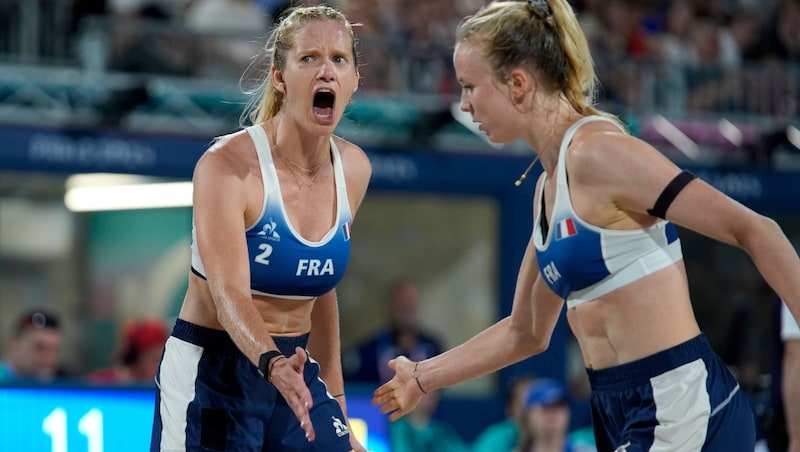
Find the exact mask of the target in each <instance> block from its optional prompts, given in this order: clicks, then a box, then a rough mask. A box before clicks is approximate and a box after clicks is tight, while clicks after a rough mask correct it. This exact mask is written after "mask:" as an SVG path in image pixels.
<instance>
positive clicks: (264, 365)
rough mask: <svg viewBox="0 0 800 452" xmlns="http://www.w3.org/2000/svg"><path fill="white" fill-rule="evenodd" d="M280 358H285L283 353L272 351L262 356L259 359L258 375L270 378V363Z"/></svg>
mask: <svg viewBox="0 0 800 452" xmlns="http://www.w3.org/2000/svg"><path fill="white" fill-rule="evenodd" d="M278 356H283V353H281V352H279V351H278V350H270V351H268V352H265V353H262V354H261V356H260V357H259V358H258V373H260V374H261V378H267V377H268V376H269V362H270V361H272V360H273V359H275V358H277V357H278Z"/></svg>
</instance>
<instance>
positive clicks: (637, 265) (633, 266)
mask: <svg viewBox="0 0 800 452" xmlns="http://www.w3.org/2000/svg"><path fill="white" fill-rule="evenodd" d="M591 121H609V120H608V119H606V118H603V117H601V116H587V117H584V118H582V119H580V120H579V121H577V122H576V123H575V124H573V125H572V126H570V128H569V129H567V132H566V134H565V135H564V139H563V140H562V142H561V149H560V151H559V155H558V166H557V167H556V193H555V203H554V205H553V212H552V214H551V219H550V222H549V224H550V225H551V227H550V228H549V230H548V231H547V236H544V235H543V231H542V221H543V218H544V208H543V202H542V196H543V189H542V187H543V186H544V183H545V181H546V178H547V175H545V176H544V177H543V178H542V180H541V185H540V187H539V192H538V197H537V199H536V202H537V204H536V205H538V206H542V207H540V208H539V212H538V214H537V215H536V218H535V219H534V245H535V248H536V258H537V260H538V263H539V272H540V273H541V276H542V278H543V279H544V280H545V282H546V283H547V285H548V286H550V288H551V289H552V290H553V291H554V292H556V293H557V294H558V295H560V296H561V297H562V298H564V299H565V300H566V301H567V307H568V308H573V307H575V306H577V305H579V304H582V303H586V302H587V301H591V300H595V299H597V298H600V297H602V296H603V295H605V294H607V293H609V292H611V291H613V290H615V289H618V288H620V287H622V286H624V285H626V284H629V283H632V282H634V281H637V280H639V279H641V278H644V277H645V276H647V275H650V274H652V273H655V272H656V271H658V270H661V269H662V268H664V267H667V266H668V265H671V264H673V263H675V262H677V261H679V260H681V259H682V258H683V252H682V251H681V244H680V239H679V238H678V234H677V231H676V229H675V226H674V225H673V224H672V223H670V222H669V221H665V220H659V221H658V222H657V223H655V224H654V225H652V226H650V227H649V228H647V229H634V230H613V229H605V228H601V227H597V226H594V225H591V224H589V223H587V222H585V221H584V220H582V219H581V218H580V217H579V216H578V214H577V213H576V212H575V210H574V209H573V206H572V201H571V199H570V195H569V185H568V184H567V170H566V155H567V147H568V145H569V143H570V142H571V141H572V137H573V136H574V135H575V132H576V131H577V130H578V128H579V127H581V126H582V125H584V124H586V123H587V122H591Z"/></svg>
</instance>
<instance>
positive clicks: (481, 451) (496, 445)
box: [472, 375, 534, 452]
mask: <svg viewBox="0 0 800 452" xmlns="http://www.w3.org/2000/svg"><path fill="white" fill-rule="evenodd" d="M533 381H534V377H532V376H527V375H526V376H520V377H516V378H514V379H512V380H511V382H509V384H508V385H507V386H506V390H505V416H506V417H505V419H503V420H502V421H499V422H496V423H494V424H491V425H490V426H488V427H487V428H486V429H485V430H484V431H483V432H481V433H480V434H479V435H478V437H477V438H475V441H474V442H473V443H472V452H513V451H514V450H515V449H516V448H517V446H519V444H520V437H521V435H520V430H521V426H522V423H523V422H524V416H523V414H524V412H525V400H526V398H527V396H528V390H529V389H530V387H531V383H533Z"/></svg>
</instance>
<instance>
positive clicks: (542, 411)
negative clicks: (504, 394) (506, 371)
mask: <svg viewBox="0 0 800 452" xmlns="http://www.w3.org/2000/svg"><path fill="white" fill-rule="evenodd" d="M569 418H570V396H569V392H568V391H567V388H566V387H565V386H564V385H562V384H561V383H559V382H558V381H556V380H553V379H551V378H538V379H536V380H535V381H534V382H533V383H532V384H531V385H530V387H529V389H528V392H527V393H526V394H525V405H524V408H523V410H522V435H521V437H520V443H519V447H517V448H516V449H515V451H516V452H578V451H579V450H580V451H581V452H588V451H590V450H595V449H594V447H593V446H592V445H581V446H580V449H579V448H578V447H579V446H578V445H577V444H576V443H575V442H574V441H573V440H572V439H571V438H570V434H569Z"/></svg>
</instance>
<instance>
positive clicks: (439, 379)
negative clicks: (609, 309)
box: [373, 239, 564, 421]
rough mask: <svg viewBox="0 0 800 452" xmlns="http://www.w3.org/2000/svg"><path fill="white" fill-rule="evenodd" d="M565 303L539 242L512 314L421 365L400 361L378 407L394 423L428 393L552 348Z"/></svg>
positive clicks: (524, 268) (527, 260) (377, 397)
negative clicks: (542, 273) (546, 271)
mask: <svg viewBox="0 0 800 452" xmlns="http://www.w3.org/2000/svg"><path fill="white" fill-rule="evenodd" d="M563 305H564V302H563V300H562V299H561V298H559V297H558V296H557V295H556V294H555V293H553V292H552V291H551V290H550V288H549V287H547V285H546V284H545V283H543V282H542V281H541V280H540V278H539V270H538V265H537V262H536V253H535V250H534V248H533V240H532V239H531V242H530V243H529V244H528V248H527V250H526V252H525V256H524V258H523V261H522V265H521V267H520V271H519V275H518V277H517V286H516V292H515V294H514V302H513V307H512V310H511V315H510V316H508V317H506V318H504V319H502V320H500V321H499V322H497V323H495V324H494V325H492V326H490V327H489V328H487V329H485V330H484V331H482V332H481V333H478V334H477V335H476V336H474V337H472V338H471V339H469V340H467V341H466V342H464V343H463V344H461V345H459V346H457V347H455V348H453V349H451V350H448V351H446V352H444V353H442V354H440V355H437V356H434V357H432V358H429V359H426V360H425V361H421V362H419V363H414V362H412V361H409V360H408V359H406V358H405V357H402V356H401V357H398V358H396V359H393V360H392V361H390V362H389V367H391V368H392V369H393V370H394V371H395V376H394V377H393V378H392V379H391V380H390V381H389V382H387V383H386V384H384V385H383V386H381V387H379V388H378V389H377V390H375V394H374V397H373V403H374V404H376V405H380V406H381V411H382V412H384V413H389V412H391V413H392V414H391V416H390V417H389V419H390V420H392V421H394V420H397V419H399V418H400V417H402V416H404V415H406V414H407V413H409V412H410V411H411V410H413V409H414V407H415V406H416V405H417V403H419V400H420V399H421V398H422V396H423V391H424V392H429V391H433V390H435V389H439V388H444V387H448V386H452V385H455V384H457V383H460V382H463V381H466V380H469V379H472V378H476V377H479V376H481V375H486V374H488V373H490V372H494V371H496V370H498V369H501V368H503V367H506V366H508V365H510V364H513V363H515V362H518V361H520V360H522V359H525V358H528V357H529V356H531V355H533V354H536V353H540V352H542V351H543V350H545V349H546V348H547V346H548V345H549V343H550V337H551V335H552V333H553V329H554V328H555V325H556V322H557V321H558V317H559V314H560V313H561V309H562V307H563Z"/></svg>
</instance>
